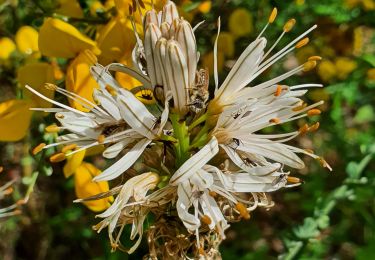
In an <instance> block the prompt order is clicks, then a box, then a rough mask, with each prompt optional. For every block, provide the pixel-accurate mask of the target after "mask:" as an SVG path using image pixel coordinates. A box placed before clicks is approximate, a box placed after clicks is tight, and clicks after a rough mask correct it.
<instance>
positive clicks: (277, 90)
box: [275, 85, 283, 97]
mask: <svg viewBox="0 0 375 260" xmlns="http://www.w3.org/2000/svg"><path fill="white" fill-rule="evenodd" d="M282 91H283V88H282V87H281V86H280V85H277V87H276V91H275V97H278V96H280V95H281V92H282Z"/></svg>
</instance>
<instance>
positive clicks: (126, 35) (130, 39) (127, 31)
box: [96, 16, 135, 65]
mask: <svg viewBox="0 0 375 260" xmlns="http://www.w3.org/2000/svg"><path fill="white" fill-rule="evenodd" d="M96 41H97V43H98V47H99V48H100V50H101V51H102V53H101V55H100V56H99V60H100V63H101V64H104V65H106V64H108V63H111V62H113V61H118V60H119V59H121V58H122V57H123V56H124V55H125V54H127V53H131V51H132V49H133V47H134V45H135V36H134V32H133V29H132V26H131V22H130V20H129V19H126V18H123V17H121V16H117V17H114V18H112V19H111V21H109V22H108V24H106V25H105V26H104V27H102V28H101V29H100V30H99V32H98V38H97V40H96Z"/></svg>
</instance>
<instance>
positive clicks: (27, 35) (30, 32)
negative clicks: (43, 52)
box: [15, 26, 39, 54]
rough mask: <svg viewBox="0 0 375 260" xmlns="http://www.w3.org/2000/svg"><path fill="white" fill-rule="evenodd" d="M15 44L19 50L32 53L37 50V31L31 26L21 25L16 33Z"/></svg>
mask: <svg viewBox="0 0 375 260" xmlns="http://www.w3.org/2000/svg"><path fill="white" fill-rule="evenodd" d="M15 40H16V44H17V48H18V50H19V51H20V52H22V53H25V54H32V53H33V52H38V51H39V48H38V32H37V30H35V29H34V28H33V27H31V26H22V27H21V28H19V29H18V31H17V33H16V37H15Z"/></svg>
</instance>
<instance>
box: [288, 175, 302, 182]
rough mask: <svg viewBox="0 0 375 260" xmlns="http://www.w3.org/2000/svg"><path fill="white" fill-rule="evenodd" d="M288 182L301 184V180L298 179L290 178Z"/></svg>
mask: <svg viewBox="0 0 375 260" xmlns="http://www.w3.org/2000/svg"><path fill="white" fill-rule="evenodd" d="M286 180H287V181H288V182H290V183H301V182H302V181H301V179H300V178H297V177H292V176H288V177H287V178H286Z"/></svg>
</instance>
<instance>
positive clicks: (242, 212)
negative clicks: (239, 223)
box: [236, 202, 250, 219]
mask: <svg viewBox="0 0 375 260" xmlns="http://www.w3.org/2000/svg"><path fill="white" fill-rule="evenodd" d="M236 210H238V212H239V213H240V215H241V217H243V218H244V219H250V213H249V212H248V211H247V208H246V206H245V205H244V204H243V203H241V202H237V204H236Z"/></svg>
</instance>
